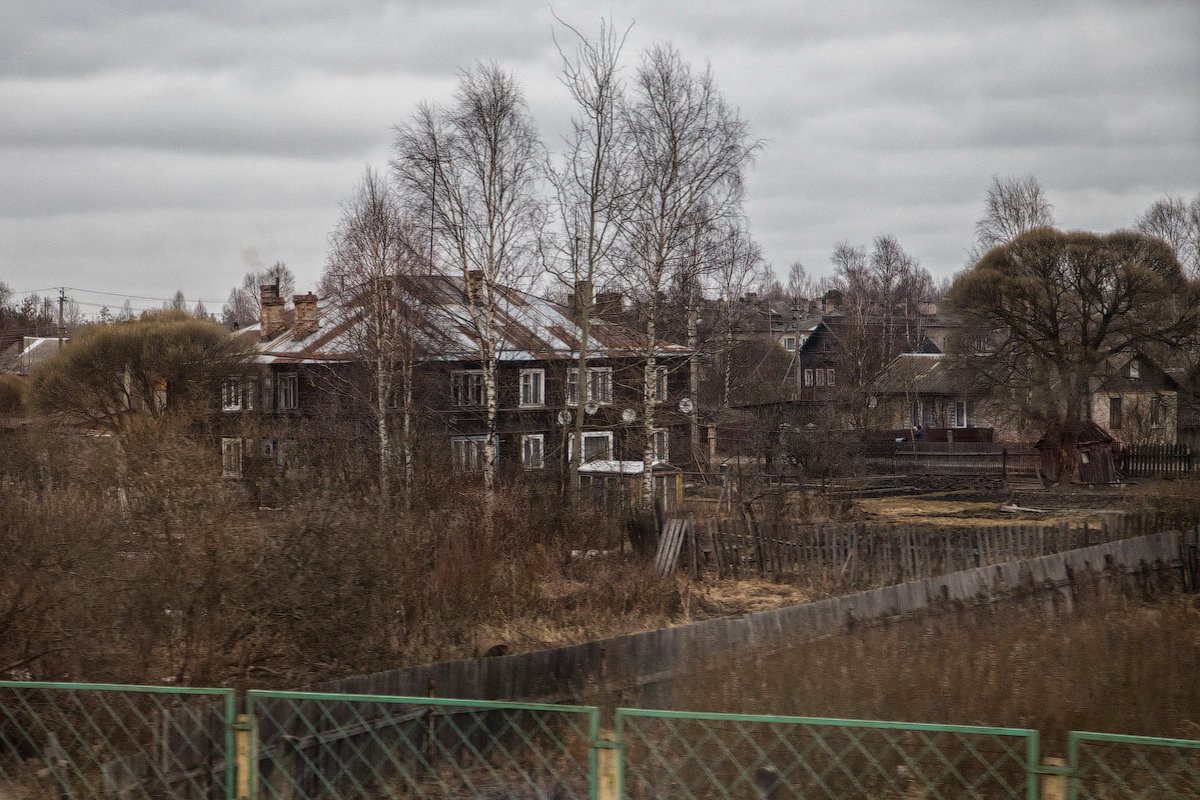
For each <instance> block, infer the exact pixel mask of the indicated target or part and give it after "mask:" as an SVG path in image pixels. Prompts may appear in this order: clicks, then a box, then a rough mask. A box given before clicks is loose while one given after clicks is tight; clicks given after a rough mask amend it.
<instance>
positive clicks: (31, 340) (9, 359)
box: [0, 336, 71, 373]
mask: <svg viewBox="0 0 1200 800" xmlns="http://www.w3.org/2000/svg"><path fill="white" fill-rule="evenodd" d="M69 341H71V340H70V339H69V338H65V339H63V340H62V341H61V342H60V341H59V339H58V337H57V336H26V337H24V338H23V339H22V340H21V341H20V342H18V343H16V344H14V345H13V346H12V347H10V348H9V349H8V350H6V351H5V352H4V354H3V356H4V357H3V362H2V363H3V366H2V367H0V368H2V369H5V370H9V371H11V372H20V373H26V372H29V371H30V370H31V369H33V368H34V367H36V366H37V365H38V364H41V363H42V362H43V361H47V360H48V359H50V358H52V357H54V355H55V354H56V353H58V349H59V347H61V346H62V345H64V344H66V343H67V342H69Z"/></svg>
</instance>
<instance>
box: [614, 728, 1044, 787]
mask: <svg viewBox="0 0 1200 800" xmlns="http://www.w3.org/2000/svg"><path fill="white" fill-rule="evenodd" d="M617 738H618V740H619V741H620V742H621V748H622V754H623V766H622V777H621V781H622V786H623V790H624V796H625V797H627V798H630V800H650V799H651V798H663V799H664V800H665V799H666V798H670V799H671V800H676V799H677V800H700V799H701V798H746V799H747V800H782V798H791V797H805V798H844V797H865V798H880V799H881V800H882V799H883V798H913V797H921V798H936V799H938V800H950V798H955V799H956V800H957V799H958V798H1029V800H1034V798H1036V797H1037V784H1036V780H1035V776H1034V775H1033V773H1032V772H1031V771H1030V769H1029V765H1030V764H1034V763H1036V761H1037V750H1038V735H1037V733H1036V732H1035V731H1029V730H1017V729H1006V728H982V727H965V726H939V725H920V724H903V723H891V722H870V721H859V720H829V719H811V718H802V717H771V716H750V715H735V714H699V713H683V712H665V711H648V710H629V709H621V710H619V711H618V712H617Z"/></svg>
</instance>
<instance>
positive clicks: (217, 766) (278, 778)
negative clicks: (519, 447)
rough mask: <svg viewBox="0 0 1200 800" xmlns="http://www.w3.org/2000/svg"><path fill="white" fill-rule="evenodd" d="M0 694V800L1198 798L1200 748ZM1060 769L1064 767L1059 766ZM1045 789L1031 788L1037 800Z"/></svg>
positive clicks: (168, 691)
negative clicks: (1048, 744)
mask: <svg viewBox="0 0 1200 800" xmlns="http://www.w3.org/2000/svg"><path fill="white" fill-rule="evenodd" d="M237 700H238V699H237V698H236V697H235V694H234V692H233V690H230V689H173V688H163V687H145V686H106V685H96V684H54V683H30V682H0V800H35V798H36V799H37V800H41V798H55V800H66V799H67V798H70V800H91V799H92V798H97V799H99V798H104V800H118V799H119V800H125V799H126V798H137V799H138V800H141V799H143V798H144V799H145V800H151V798H153V800H159V799H160V798H161V799H162V800H166V798H182V799H183V800H201V799H203V800H255V798H263V799H264V800H360V799H361V800H377V798H473V800H490V798H496V799H497V800H499V798H528V800H618V798H620V799H621V800H626V799H627V800H660V799H661V800H701V798H704V799H705V800H707V798H720V799H721V800H740V799H741V798H745V799H746V800H783V798H794V797H804V798H844V797H862V798H872V799H878V800H884V799H885V798H925V799H928V800H950V798H956V799H957V798H1014V799H1016V798H1025V799H1026V800H1036V798H1038V797H1039V796H1041V797H1047V798H1049V797H1051V796H1053V797H1056V798H1061V796H1062V795H1061V794H1058V795H1055V794H1053V791H1057V790H1051V789H1046V788H1045V787H1043V786H1042V780H1043V778H1045V779H1046V786H1049V787H1059V788H1061V789H1062V790H1064V791H1065V790H1066V789H1067V787H1069V794H1070V797H1071V798H1072V800H1075V799H1076V798H1078V800H1117V799H1118V798H1122V799H1123V798H1144V799H1145V800H1158V798H1164V799H1165V798H1180V797H1200V741H1189V740H1180V739H1155V738H1148V737H1142V736H1119V735H1114V734H1100V733H1072V734H1071V735H1070V739H1069V743H1068V748H1069V753H1068V756H1069V761H1068V762H1067V764H1066V765H1065V766H1054V765H1052V764H1051V765H1047V766H1042V765H1041V761H1040V760H1039V758H1040V753H1039V737H1038V734H1037V732H1035V731H1031V730H1023V729H1008V728H987V727H976V726H960V725H926V724H915V723H897V722H877V721H864V720H836V719H814V718H804V717H774V716H752V715H742V714H703V713H692V712H675V711H653V710H644V709H618V710H617V712H616V717H615V726H614V729H613V730H612V731H602V730H601V726H600V711H599V710H598V709H596V708H593V707H589V706H554V705H544V704H536V703H494V702H484V701H476V700H449V699H443V698H420V697H416V698H414V697H392V696H374V695H356V694H318V693H308V692H260V691H252V692H248V693H247V694H246V697H245V713H244V714H237V713H236V712H237V709H238V705H237ZM1057 763H1058V764H1062V763H1063V762H1057ZM1039 792H1042V794H1040V795H1039Z"/></svg>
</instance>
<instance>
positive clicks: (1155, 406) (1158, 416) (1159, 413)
mask: <svg viewBox="0 0 1200 800" xmlns="http://www.w3.org/2000/svg"><path fill="white" fill-rule="evenodd" d="M1162 426H1163V399H1162V398H1161V397H1151V398H1150V427H1151V428H1161V427H1162Z"/></svg>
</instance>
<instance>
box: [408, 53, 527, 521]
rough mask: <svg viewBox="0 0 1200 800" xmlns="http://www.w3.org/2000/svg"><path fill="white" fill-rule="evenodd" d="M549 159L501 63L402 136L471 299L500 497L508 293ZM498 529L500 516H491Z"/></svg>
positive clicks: (488, 444)
mask: <svg viewBox="0 0 1200 800" xmlns="http://www.w3.org/2000/svg"><path fill="white" fill-rule="evenodd" d="M543 163H544V153H543V149H542V145H541V141H540V140H539V138H538V135H537V130H536V128H535V126H534V124H533V120H532V119H531V118H530V115H529V111H528V108H527V107H526V105H525V100H524V97H523V95H522V93H521V89H520V87H519V86H518V85H517V82H516V80H515V79H514V78H513V77H512V76H511V75H509V74H508V73H506V72H504V71H503V70H502V69H501V68H500V67H499V66H498V65H496V64H479V65H476V66H475V67H473V68H472V69H470V70H467V71H465V72H463V73H462V74H461V75H460V76H459V83H458V91H457V93H456V95H455V101H454V104H453V105H452V106H450V107H449V108H439V107H436V106H432V105H422V106H421V107H420V108H419V109H418V110H417V112H416V114H415V115H414V116H413V118H412V120H410V121H409V122H408V123H407V124H405V125H402V126H400V127H399V128H398V129H397V135H396V142H395V158H394V159H393V161H392V165H393V169H394V170H395V174H396V177H397V180H398V181H399V185H400V187H401V190H402V191H403V192H405V193H406V194H407V196H408V197H409V199H410V201H411V202H412V204H413V205H414V206H415V207H418V208H421V209H423V213H422V216H425V214H426V213H427V214H428V218H429V219H430V220H431V221H432V237H433V240H434V243H435V247H436V250H437V254H438V256H439V259H440V261H441V262H442V263H444V264H445V265H446V268H447V269H448V270H450V271H452V272H453V273H455V274H457V275H459V276H460V277H461V279H462V281H463V283H464V287H465V291H466V295H467V300H468V302H467V309H466V313H467V319H466V320H465V323H466V324H467V325H469V327H470V329H471V338H472V340H473V343H474V353H473V355H474V356H475V357H476V358H478V360H479V363H480V366H481V368H482V370H483V383H484V396H485V406H486V436H485V439H484V442H483V447H482V448H481V449H482V457H483V458H482V460H483V463H484V488H485V496H486V498H487V502H488V503H489V504H491V503H492V502H493V501H494V499H495V480H496V472H497V458H496V455H497V453H496V422H497V414H498V411H499V400H498V396H497V393H496V377H497V370H498V366H499V360H500V349H501V347H502V345H503V336H502V334H501V331H500V324H499V321H500V316H501V314H502V312H503V311H504V308H505V306H506V304H507V302H508V301H507V299H506V295H505V288H506V287H509V286H512V287H516V288H525V287H527V286H528V284H529V283H530V281H531V280H532V276H533V272H534V265H535V263H536V260H537V253H536V249H537V245H538V239H539V236H540V233H541V230H542V227H543V224H544V217H545V214H544V206H543V203H542V200H541V197H540V196H539V194H538V182H539V180H540V177H541V174H542V171H541V166H542V164H543ZM486 516H487V519H488V524H490V522H491V516H492V515H491V508H489V509H488V513H487V515H486Z"/></svg>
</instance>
